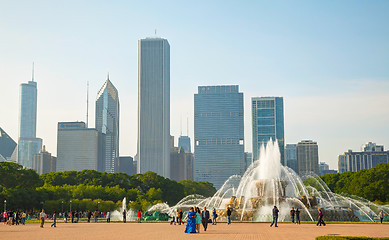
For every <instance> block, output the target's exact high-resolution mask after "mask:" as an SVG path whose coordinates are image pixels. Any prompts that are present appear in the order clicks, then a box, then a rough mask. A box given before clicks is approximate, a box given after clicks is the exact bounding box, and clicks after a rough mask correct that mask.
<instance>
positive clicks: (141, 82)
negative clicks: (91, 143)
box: [137, 38, 170, 177]
mask: <svg viewBox="0 0 389 240" xmlns="http://www.w3.org/2000/svg"><path fill="white" fill-rule="evenodd" d="M169 141H170V45H169V42H168V41H167V40H166V39H162V38H146V39H141V40H139V42H138V159H139V161H138V165H137V167H138V173H144V172H147V171H153V172H155V173H157V174H159V175H161V176H164V177H170V142H169Z"/></svg>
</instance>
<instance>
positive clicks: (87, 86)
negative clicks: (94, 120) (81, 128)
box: [86, 81, 89, 128]
mask: <svg viewBox="0 0 389 240" xmlns="http://www.w3.org/2000/svg"><path fill="white" fill-rule="evenodd" d="M88 123H89V81H87V82H86V128H88Z"/></svg>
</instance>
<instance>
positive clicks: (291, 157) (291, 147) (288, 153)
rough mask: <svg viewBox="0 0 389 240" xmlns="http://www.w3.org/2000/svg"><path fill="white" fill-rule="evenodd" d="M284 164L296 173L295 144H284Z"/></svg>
mask: <svg viewBox="0 0 389 240" xmlns="http://www.w3.org/2000/svg"><path fill="white" fill-rule="evenodd" d="M285 162H286V166H288V167H290V168H291V169H293V171H295V172H296V173H298V166H297V144H286V147H285Z"/></svg>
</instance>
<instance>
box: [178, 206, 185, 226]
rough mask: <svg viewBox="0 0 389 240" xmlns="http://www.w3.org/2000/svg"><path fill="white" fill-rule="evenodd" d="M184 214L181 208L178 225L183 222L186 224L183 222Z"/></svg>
mask: <svg viewBox="0 0 389 240" xmlns="http://www.w3.org/2000/svg"><path fill="white" fill-rule="evenodd" d="M182 215H183V213H182V210H181V209H180V213H179V218H178V221H179V222H178V225H181V223H182V224H184V222H182Z"/></svg>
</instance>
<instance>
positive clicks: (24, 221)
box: [22, 212, 27, 225]
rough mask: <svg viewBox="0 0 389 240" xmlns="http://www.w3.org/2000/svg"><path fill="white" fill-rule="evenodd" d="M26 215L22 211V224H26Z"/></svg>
mask: <svg viewBox="0 0 389 240" xmlns="http://www.w3.org/2000/svg"><path fill="white" fill-rule="evenodd" d="M26 216H27V215H26V213H25V212H23V213H22V224H23V225H25V224H26Z"/></svg>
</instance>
